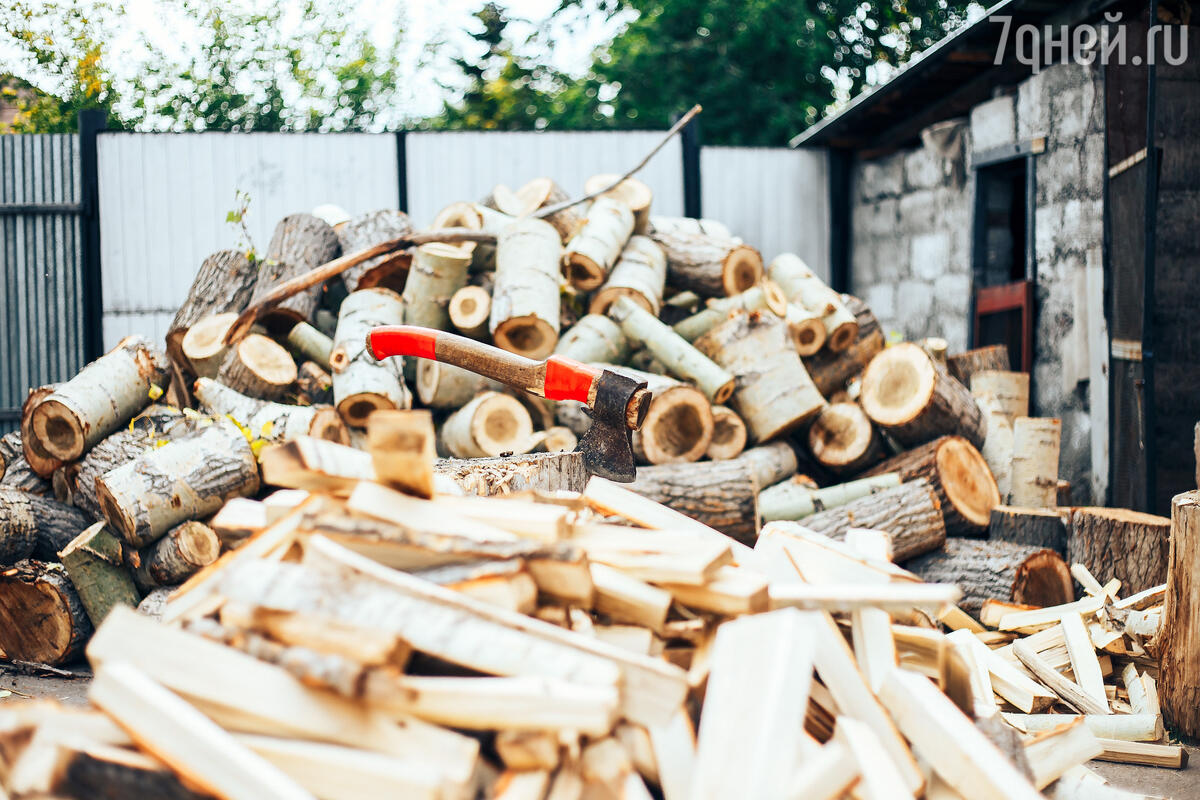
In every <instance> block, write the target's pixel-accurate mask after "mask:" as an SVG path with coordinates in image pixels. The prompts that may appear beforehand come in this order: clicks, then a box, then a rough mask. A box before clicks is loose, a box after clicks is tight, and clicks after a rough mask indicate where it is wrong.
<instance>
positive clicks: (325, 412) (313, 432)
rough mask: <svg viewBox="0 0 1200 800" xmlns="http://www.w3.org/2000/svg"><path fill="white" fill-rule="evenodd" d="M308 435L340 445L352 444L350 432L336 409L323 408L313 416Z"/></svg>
mask: <svg viewBox="0 0 1200 800" xmlns="http://www.w3.org/2000/svg"><path fill="white" fill-rule="evenodd" d="M308 435H309V436H312V437H313V438H316V439H325V440H327V441H330V442H337V443H338V444H345V445H348V444H350V431H349V430H347V429H346V423H345V422H344V421H343V420H342V417H341V415H340V414H339V413H338V412H337V410H335V409H334V408H322V409H320V410H318V411H317V413H316V414H314V415H313V421H312V425H311V426H310V427H309V429H308Z"/></svg>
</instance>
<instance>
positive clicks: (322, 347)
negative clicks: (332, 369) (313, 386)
mask: <svg viewBox="0 0 1200 800" xmlns="http://www.w3.org/2000/svg"><path fill="white" fill-rule="evenodd" d="M287 343H288V347H290V348H291V349H292V352H293V353H295V354H296V355H298V356H299V357H300V358H302V359H307V361H306V363H312V364H316V365H317V366H319V367H320V368H321V369H324V370H328V369H329V356H330V355H331V354H332V353H333V339H330V338H329V337H328V336H326V335H325V334H324V333H322V332H321V331H319V330H317V329H316V328H314V327H313V326H312V325H309V324H308V323H307V322H297V323H296V324H295V325H294V326H293V327H292V329H291V330H290V331H288V335H287Z"/></svg>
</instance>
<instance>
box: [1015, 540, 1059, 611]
mask: <svg viewBox="0 0 1200 800" xmlns="http://www.w3.org/2000/svg"><path fill="white" fill-rule="evenodd" d="M1012 599H1013V600H1014V601H1016V602H1018V603H1024V604H1028V605H1034V606H1043V607H1045V606H1054V605H1060V604H1062V603H1069V602H1071V601H1072V600H1074V599H1075V587H1074V586H1073V585H1072V583H1071V571H1070V570H1069V569H1068V568H1067V564H1066V562H1065V561H1063V559H1062V556H1060V555H1059V554H1058V553H1056V552H1054V551H1053V550H1048V549H1047V550H1039V551H1038V552H1036V553H1034V554H1033V555H1031V556H1029V558H1027V559H1025V561H1024V562H1022V564H1021V566H1020V567H1018V568H1017V573H1016V580H1015V581H1014V582H1013V596H1012Z"/></svg>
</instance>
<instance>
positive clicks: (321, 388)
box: [296, 361, 333, 406]
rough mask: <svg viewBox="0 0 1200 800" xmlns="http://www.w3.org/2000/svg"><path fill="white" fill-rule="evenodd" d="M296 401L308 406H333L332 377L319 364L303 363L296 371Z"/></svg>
mask: <svg viewBox="0 0 1200 800" xmlns="http://www.w3.org/2000/svg"><path fill="white" fill-rule="evenodd" d="M296 399H297V400H299V401H300V402H301V403H307V404H308V405H310V406H319V405H326V406H328V405H333V376H332V375H330V374H329V372H328V371H326V370H325V369H324V368H323V367H322V366H321V365H320V364H317V363H315V362H313V361H305V362H304V363H303V364H301V365H300V368H299V369H298V370H296Z"/></svg>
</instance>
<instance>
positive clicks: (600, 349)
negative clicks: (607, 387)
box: [554, 314, 629, 364]
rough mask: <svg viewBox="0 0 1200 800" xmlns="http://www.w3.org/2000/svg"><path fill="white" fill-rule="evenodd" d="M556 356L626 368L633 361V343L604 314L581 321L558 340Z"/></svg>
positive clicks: (590, 315)
mask: <svg viewBox="0 0 1200 800" xmlns="http://www.w3.org/2000/svg"><path fill="white" fill-rule="evenodd" d="M554 352H555V353H557V354H558V355H560V356H566V357H567V358H573V359H575V360H576V361H582V362H583V363H585V364H586V363H588V362H592V361H598V362H601V363H605V364H623V363H624V362H625V360H626V359H627V358H628V357H629V341H628V340H627V339H626V338H625V334H624V333H622V332H621V328H620V326H618V325H617V323H615V322H613V321H612V320H611V319H609V318H608V317H606V316H604V315H603V314H588V315H586V316H584V317H581V318H580V319H579V321H578V322H576V323H575V324H574V325H572V326H571V327H570V329H569V330H568V331H567V332H566V333H564V334H563V335H562V336H561V337H560V338H559V340H558V344H557V345H555V347H554Z"/></svg>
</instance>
